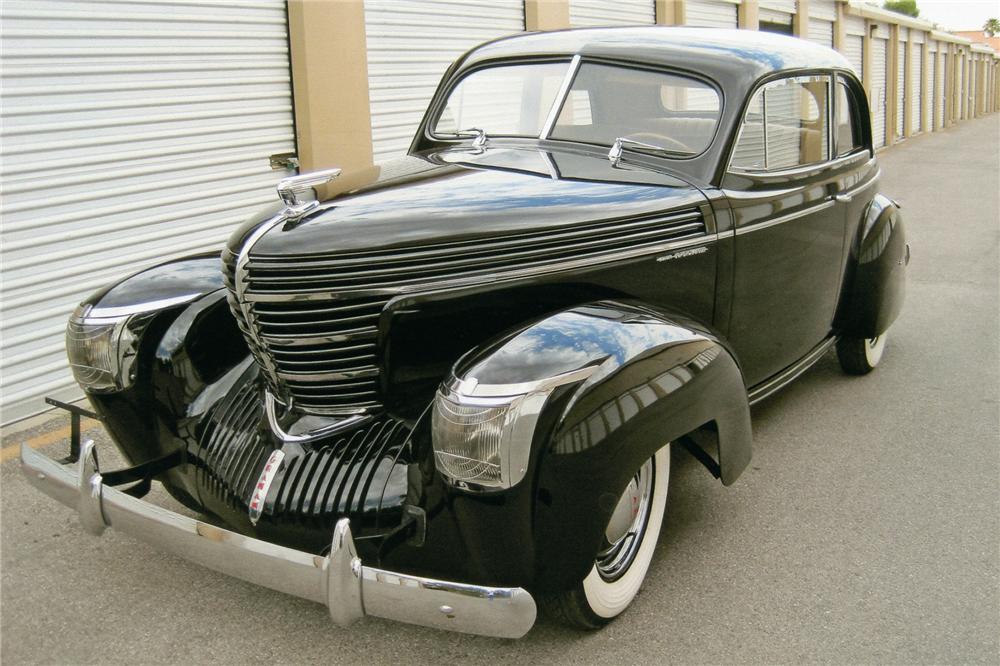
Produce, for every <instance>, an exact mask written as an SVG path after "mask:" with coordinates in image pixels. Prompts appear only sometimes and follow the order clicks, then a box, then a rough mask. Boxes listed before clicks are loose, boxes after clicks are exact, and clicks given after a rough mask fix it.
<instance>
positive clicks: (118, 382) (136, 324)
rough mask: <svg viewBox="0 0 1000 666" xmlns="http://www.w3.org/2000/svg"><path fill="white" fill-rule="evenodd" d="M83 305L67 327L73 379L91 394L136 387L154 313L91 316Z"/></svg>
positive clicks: (68, 352)
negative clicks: (137, 362) (137, 364)
mask: <svg viewBox="0 0 1000 666" xmlns="http://www.w3.org/2000/svg"><path fill="white" fill-rule="evenodd" d="M90 310H91V307H90V306H89V305H81V306H80V307H78V308H77V309H76V311H74V312H73V316H72V317H70V320H69V322H68V323H67V325H66V355H67V357H68V359H69V366H70V369H71V370H72V371H73V377H74V378H75V379H76V381H77V383H78V384H79V385H80V387H81V388H83V389H84V390H85V391H88V392H90V393H115V392H119V391H123V390H125V389H127V388H129V387H131V386H132V384H133V382H134V381H135V360H136V357H137V355H138V348H139V341H140V339H141V338H142V333H143V331H145V329H146V326H147V325H148V324H149V321H150V320H151V319H152V316H153V313H130V314H123V315H117V316H106V317H93V316H90V315H89V313H90Z"/></svg>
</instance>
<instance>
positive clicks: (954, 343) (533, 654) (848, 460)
mask: <svg viewBox="0 0 1000 666" xmlns="http://www.w3.org/2000/svg"><path fill="white" fill-rule="evenodd" d="M998 130H1000V115H993V116H990V117H987V118H985V119H981V120H976V121H969V122H966V123H964V124H963V125H961V126H960V127H957V128H954V129H951V130H948V131H946V132H941V133H935V134H932V135H929V136H923V137H918V138H915V139H911V140H910V141H908V142H907V143H906V144H904V145H903V146H901V147H899V148H896V149H893V150H891V151H889V152H887V153H885V154H884V155H883V156H882V158H881V161H882V165H883V167H884V172H885V174H884V178H883V191H884V192H886V193H887V194H889V195H890V196H893V197H894V198H896V199H898V200H899V201H900V202H901V204H902V206H903V213H904V215H905V219H906V222H907V225H908V228H907V230H908V235H909V240H910V244H911V246H912V249H913V261H912V263H911V265H910V273H909V287H908V289H909V291H908V301H907V305H906V308H905V310H904V313H903V315H902V317H901V319H900V320H899V321H898V323H897V324H896V325H895V327H894V328H893V330H892V337H891V339H890V342H889V344H888V348H887V350H886V357H885V359H884V361H883V366H881V367H880V368H879V369H878V371H877V372H875V373H873V374H872V375H869V376H867V377H863V378H851V377H847V376H845V375H843V374H841V372H840V370H839V368H838V365H837V361H836V358H835V357H834V356H833V355H832V354H830V355H828V356H827V357H826V358H825V359H824V360H823V361H821V362H820V363H819V364H818V365H817V366H816V367H815V368H813V369H812V370H811V371H810V372H808V373H807V374H805V375H804V376H803V377H802V378H801V379H800V380H799V381H798V382H796V383H795V384H794V385H793V386H792V387H790V388H789V389H787V390H786V391H784V392H783V393H781V394H779V395H778V396H776V397H774V398H772V399H770V400H769V401H767V402H766V403H764V404H763V405H761V406H760V407H759V408H757V409H755V411H754V429H755V433H756V442H755V455H754V460H753V462H752V468H751V469H748V470H747V472H746V473H745V474H744V476H743V477H742V478H741V479H740V481H739V482H738V483H737V484H736V485H735V486H733V487H731V488H728V489H727V488H723V487H722V486H721V485H720V484H718V483H717V482H715V481H714V480H712V479H711V478H710V477H709V476H708V475H707V474H705V473H703V471H702V470H701V468H700V467H698V466H697V464H695V463H694V462H693V461H691V460H690V459H689V458H687V457H686V456H683V455H677V452H675V463H676V465H675V469H674V476H673V480H672V486H671V489H670V494H671V499H670V504H669V506H668V516H667V520H666V524H665V527H664V530H663V534H662V536H661V540H660V544H659V548H658V552H657V556H656V559H655V561H654V563H653V566H652V570H651V572H650V574H649V578H648V579H647V581H646V585H645V587H644V589H643V591H642V593H641V594H640V596H639V598H638V599H637V600H636V602H635V604H634V606H633V608H632V609H631V610H630V611H629V612H628V613H627V614H626V615H625V616H623V617H622V618H620V619H619V620H618V621H617V622H615V623H613V624H612V625H611V626H609V627H608V628H606V629H605V630H603V631H600V632H597V633H590V634H582V633H577V632H575V631H571V630H568V629H565V628H563V627H560V626H554V625H551V624H541V625H539V626H537V627H536V628H535V629H534V630H532V632H531V633H530V634H529V635H528V636H527V637H526V638H525V639H523V640H521V641H516V642H512V641H501V640H491V639H486V638H477V637H468V636H461V635H455V634H448V633H442V632H436V631H432V630H427V629H422V628H417V627H410V626H406V625H401V624H394V623H390V622H384V621H379V620H366V621H364V622H362V623H359V624H357V625H355V626H354V627H351V628H350V629H346V630H345V629H340V628H337V627H335V626H333V625H331V624H330V623H329V621H328V619H327V617H326V615H325V610H324V609H323V608H322V607H319V606H316V605H313V604H310V603H307V602H304V601H298V600H296V599H292V598H289V597H285V596H283V595H280V594H276V593H272V592H270V591H267V590H263V589H258V588H255V587H252V586H250V585H248V584H244V583H241V582H239V581H236V580H232V579H228V578H226V577H224V576H221V575H217V574H215V573H212V572H210V571H207V570H205V569H201V568H199V567H197V566H195V565H192V564H188V563H186V562H184V561H183V560H180V559H178V558H174V557H169V556H165V555H162V554H160V553H158V552H156V551H154V550H152V549H151V548H149V547H147V546H145V545H144V544H142V543H139V542H137V541H134V540H133V539H131V538H129V537H126V536H123V535H120V534H116V533H114V532H112V531H109V532H107V533H106V534H105V536H104V537H103V538H102V539H95V538H92V537H89V536H87V535H85V534H84V533H83V532H82V530H81V529H80V528H79V526H78V525H77V522H76V519H75V516H74V514H73V513H72V512H71V511H70V510H69V509H66V508H64V507H62V506H60V505H57V504H55V503H54V502H52V501H50V500H49V499H48V498H46V497H44V496H42V495H41V494H39V493H38V492H36V491H34V490H33V489H31V488H30V487H28V486H27V484H26V483H25V482H24V481H23V480H22V479H21V477H20V473H19V472H18V470H17V467H16V462H15V461H14V460H9V461H8V462H5V463H4V464H3V466H2V472H0V473H2V479H0V481H2V509H3V514H2V520H3V525H2V549H3V554H2V566H3V571H2V577H3V578H2V595H3V597H2V659H3V662H4V663H5V664H20V663H123V662H132V663H135V662H139V663H160V662H162V663H182V662H185V663H207V662H214V663H233V664H236V663H240V664H244V663H271V662H279V663H345V664H346V663H350V664H357V663H438V664H446V663H462V664H480V663H481V664H495V663H497V662H498V661H503V662H505V663H523V664H574V665H579V664H591V663H603V664H611V663H663V662H678V663H734V662H739V663H761V662H766V663H779V662H783V663H790V662H795V663H799V662H834V663H848V662H883V663H884V662H889V663H972V662H985V663H997V662H998V660H1000V646H998V641H1000V631H998V626H1000V578H998V572H1000V536H998V535H1000V452H998V446H1000V429H998V419H1000V405H998V381H1000V379H998V330H1000V322H998V303H1000V294H998V278H997V271H998V266H1000V257H998V240H1000V212H998V211H1000V157H998V146H1000V131H998ZM55 425H56V426H58V425H59V424H55ZM50 428H51V426H50ZM29 436H30V437H36V438H37V437H43V438H42V439H36V440H35V441H36V443H44V442H45V441H52V440H54V439H58V438H59V435H58V431H57V434H56V435H52V434H49V435H39V434H38V433H26V434H24V435H22V436H20V437H16V438H13V439H14V440H17V439H24V438H25V437H29ZM45 437H47V438H48V439H47V440H46V439H45ZM105 441H106V440H105ZM15 443H16V441H11V440H10V439H9V440H8V441H5V442H4V445H12V444H15ZM64 446H65V445H64V444H58V443H57V444H52V445H50V448H49V449H48V450H49V452H50V453H51V454H52V455H60V456H61V455H63V451H64ZM155 498H156V501H163V502H166V501H167V500H166V498H165V496H164V495H163V494H162V492H161V493H160V494H157V495H155Z"/></svg>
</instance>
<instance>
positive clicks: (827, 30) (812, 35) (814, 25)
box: [809, 18, 833, 48]
mask: <svg viewBox="0 0 1000 666" xmlns="http://www.w3.org/2000/svg"><path fill="white" fill-rule="evenodd" d="M809 41H810V42H813V43H815V44H819V45H821V46H826V47H829V48H833V23H831V22H830V21H824V20H823V19H814V18H810V19H809Z"/></svg>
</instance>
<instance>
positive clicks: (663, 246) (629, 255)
mask: <svg viewBox="0 0 1000 666" xmlns="http://www.w3.org/2000/svg"><path fill="white" fill-rule="evenodd" d="M715 240H716V239H715V236H710V235H706V236H699V237H698V238H689V239H686V240H681V241H670V242H667V243H659V244H656V245H649V246H643V247H641V248H635V249H632V250H624V251H621V252H615V253H611V254H607V255H603V256H601V255H597V256H591V257H587V258H585V259H571V260H567V261H562V262H557V263H554V264H549V265H547V266H543V267H534V268H523V269H515V270H511V271H508V272H504V273H486V274H479V275H475V276H471V277H467V278H458V279H454V278H453V279H447V280H440V281H437V282H420V283H415V284H410V285H399V286H395V287H373V288H360V289H359V288H354V289H352V288H347V287H345V288H338V290H337V293H336V294H335V295H331V294H330V293H329V292H317V293H298V294H250V295H249V296H248V298H249V300H250V301H251V302H268V301H278V302H294V301H332V300H338V299H340V298H343V297H344V296H346V295H348V294H350V295H351V296H353V297H361V296H399V295H403V294H412V293H417V292H428V291H437V290H439V289H451V288H454V287H462V286H466V285H471V284H480V283H484V282H490V281H493V282H507V281H510V280H517V279H520V278H524V277H533V276H537V275H547V274H549V273H558V272H560V271H567V270H573V269H575V268H583V267H588V266H601V265H604V264H608V263H612V262H615V261H622V260H625V259H635V258H638V257H642V256H645V255H660V254H663V253H664V252H669V251H670V250H679V249H681V248H685V247H694V246H696V245H704V244H708V243H714V242H715Z"/></svg>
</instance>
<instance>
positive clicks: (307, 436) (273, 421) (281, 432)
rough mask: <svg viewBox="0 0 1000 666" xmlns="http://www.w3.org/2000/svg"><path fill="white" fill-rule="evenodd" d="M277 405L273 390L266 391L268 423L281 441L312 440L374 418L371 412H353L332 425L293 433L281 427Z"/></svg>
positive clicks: (300, 442)
mask: <svg viewBox="0 0 1000 666" xmlns="http://www.w3.org/2000/svg"><path fill="white" fill-rule="evenodd" d="M277 405H278V401H277V399H276V398H275V397H274V396H273V395H271V392H270V391H264V412H265V413H266V414H267V424H268V425H269V426H270V427H271V432H273V433H274V434H275V435H277V436H278V438H279V439H281V441H283V442H287V443H296V444H303V443H305V442H312V441H314V440H317V439H321V438H323V437H329V436H331V435H335V434H337V433H338V432H343V431H344V430H349V429H351V428H355V427H357V426H359V425H361V424H363V423H365V422H366V421H370V420H371V419H372V416H371V415H370V414H364V413H361V414H351V415H349V416H347V417H346V418H344V419H343V420H341V421H337V422H336V423H331V424H330V425H326V426H323V427H322V428H317V429H316V430H311V431H309V432H307V433H304V434H301V435H292V434H290V433H288V432H287V431H286V430H285V429H284V428H282V427H281V423H280V421H279V419H278V409H277Z"/></svg>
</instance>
